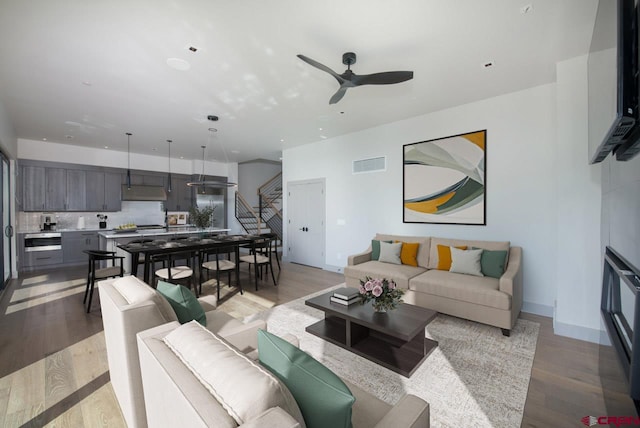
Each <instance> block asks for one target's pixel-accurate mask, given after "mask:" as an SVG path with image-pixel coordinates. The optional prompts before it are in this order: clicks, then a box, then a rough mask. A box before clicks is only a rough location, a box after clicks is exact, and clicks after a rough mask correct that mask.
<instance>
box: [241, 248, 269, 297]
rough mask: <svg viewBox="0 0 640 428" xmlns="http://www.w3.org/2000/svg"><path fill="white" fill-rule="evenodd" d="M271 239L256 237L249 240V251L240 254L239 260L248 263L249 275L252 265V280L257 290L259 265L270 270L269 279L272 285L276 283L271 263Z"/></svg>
mask: <svg viewBox="0 0 640 428" xmlns="http://www.w3.org/2000/svg"><path fill="white" fill-rule="evenodd" d="M271 256H272V252H271V239H269V238H256V239H254V240H253V241H252V242H251V245H250V252H249V254H247V255H244V256H240V258H239V262H245V263H248V264H249V275H251V265H253V267H254V281H255V286H256V290H258V277H259V276H261V275H260V267H263V266H264V267H265V268H266V269H267V270H268V271H270V272H271V279H273V285H278V282H277V281H276V277H275V275H274V273H273V264H272V263H271Z"/></svg>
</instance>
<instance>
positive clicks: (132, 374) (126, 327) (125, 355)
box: [98, 276, 267, 428]
mask: <svg viewBox="0 0 640 428" xmlns="http://www.w3.org/2000/svg"><path fill="white" fill-rule="evenodd" d="M98 287H99V293H100V305H101V307H102V322H103V324H104V336H105V341H106V347H107V359H108V362H109V374H110V376H111V384H112V386H113V390H114V393H115V395H116V398H117V399H118V402H119V403H120V408H121V410H122V414H123V416H124V418H125V421H126V422H127V425H128V426H129V427H130V428H144V427H146V426H147V419H146V414H145V403H144V396H143V391H142V378H141V374H140V362H139V357H138V346H137V343H136V334H137V333H139V332H141V331H144V330H148V329H150V328H153V327H157V326H160V325H163V324H166V323H169V322H173V321H175V322H177V321H178V319H177V317H176V315H175V312H174V311H173V309H172V308H171V305H170V304H169V302H168V301H167V300H166V299H165V298H164V297H163V296H162V295H160V293H158V292H157V291H156V290H155V289H153V288H152V287H150V286H149V285H147V284H146V283H145V282H143V281H141V280H139V279H138V278H136V277H133V276H126V277H124V278H118V279H111V280H107V281H101V282H100V283H99V284H98ZM198 300H199V301H200V303H201V305H202V307H203V308H204V310H205V312H206V316H207V329H209V330H210V331H212V332H214V333H216V334H218V335H220V336H221V337H223V338H225V339H226V340H227V341H229V342H230V343H231V344H233V345H234V346H235V347H236V348H238V349H240V350H242V351H244V352H251V351H253V350H255V349H256V348H257V346H258V345H257V330H258V329H266V328H267V327H266V323H265V322H264V321H262V320H257V321H252V322H250V323H247V324H244V323H242V322H241V321H239V320H237V319H235V318H233V317H231V316H230V315H228V314H226V313H224V312H222V311H217V310H215V308H216V305H217V301H216V298H215V296H205V297H202V298H200V299H198Z"/></svg>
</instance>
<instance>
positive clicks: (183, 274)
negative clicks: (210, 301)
mask: <svg viewBox="0 0 640 428" xmlns="http://www.w3.org/2000/svg"><path fill="white" fill-rule="evenodd" d="M193 257H194V252H193V251H180V250H176V251H175V252H171V253H165V254H156V255H153V256H151V266H155V264H156V263H158V262H163V263H166V267H163V268H161V269H158V270H154V271H153V276H152V278H151V284H152V285H153V287H154V288H155V287H156V286H157V281H158V278H161V279H164V280H165V281H168V282H178V283H184V285H186V287H187V288H189V289H191V288H192V287H191V285H192V282H193V281H192V279H193V269H192V267H191V266H192V259H193ZM177 260H184V261H185V264H184V265H177V264H176V261H177ZM193 291H194V293H195V294H196V296H197V295H198V289H197V287H195V286H194V287H193Z"/></svg>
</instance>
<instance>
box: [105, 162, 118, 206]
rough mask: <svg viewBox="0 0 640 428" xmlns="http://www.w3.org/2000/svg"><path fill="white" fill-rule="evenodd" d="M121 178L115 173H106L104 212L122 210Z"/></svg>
mask: <svg viewBox="0 0 640 428" xmlns="http://www.w3.org/2000/svg"><path fill="white" fill-rule="evenodd" d="M121 176H122V174H118V173H115V172H105V173H104V211H120V209H121V208H122V199H121V196H120V192H121V190H122V189H121V187H120V180H121Z"/></svg>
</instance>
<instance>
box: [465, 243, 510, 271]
mask: <svg viewBox="0 0 640 428" xmlns="http://www.w3.org/2000/svg"><path fill="white" fill-rule="evenodd" d="M473 249H474V250H479V249H480V248H476V247H473ZM506 264H507V251H506V250H496V251H491V250H484V251H483V252H482V257H481V258H480V267H481V269H482V274H483V275H484V276H489V277H491V278H500V277H501V276H502V275H503V274H504V271H505V265H506Z"/></svg>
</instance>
